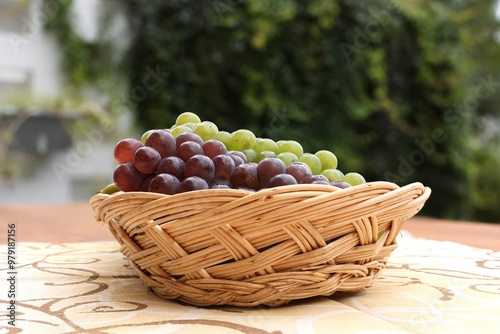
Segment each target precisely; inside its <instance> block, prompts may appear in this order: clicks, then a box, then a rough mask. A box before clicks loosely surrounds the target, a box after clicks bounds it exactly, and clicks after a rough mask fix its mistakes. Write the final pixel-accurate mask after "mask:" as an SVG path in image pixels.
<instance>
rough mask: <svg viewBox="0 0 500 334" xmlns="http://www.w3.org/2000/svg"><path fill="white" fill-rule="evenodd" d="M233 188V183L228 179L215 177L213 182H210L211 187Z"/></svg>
mask: <svg viewBox="0 0 500 334" xmlns="http://www.w3.org/2000/svg"><path fill="white" fill-rule="evenodd" d="M222 187H224V188H232V187H233V185H232V184H231V182H230V181H229V180H228V179H217V178H215V179H213V180H212V182H210V188H222Z"/></svg>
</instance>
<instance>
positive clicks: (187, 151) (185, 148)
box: [175, 141, 203, 161]
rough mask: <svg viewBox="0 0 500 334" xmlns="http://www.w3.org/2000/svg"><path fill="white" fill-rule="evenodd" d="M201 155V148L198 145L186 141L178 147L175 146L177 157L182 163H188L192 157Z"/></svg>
mask: <svg viewBox="0 0 500 334" xmlns="http://www.w3.org/2000/svg"><path fill="white" fill-rule="evenodd" d="M198 154H203V148H202V147H201V145H200V144H198V143H196V142H194V141H186V142H184V143H182V144H180V145H179V146H177V152H176V154H175V155H177V156H178V157H179V158H181V159H182V160H184V161H188V160H189V158H191V157H192V156H195V155H198Z"/></svg>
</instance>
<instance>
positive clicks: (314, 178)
mask: <svg viewBox="0 0 500 334" xmlns="http://www.w3.org/2000/svg"><path fill="white" fill-rule="evenodd" d="M316 181H324V182H327V183H328V184H330V180H328V178H327V177H326V176H324V175H321V174H316V175H311V176H310V177H308V178H307V179H306V180H305V181H304V182H303V183H313V182H316Z"/></svg>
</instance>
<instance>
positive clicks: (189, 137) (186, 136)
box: [175, 132, 203, 148]
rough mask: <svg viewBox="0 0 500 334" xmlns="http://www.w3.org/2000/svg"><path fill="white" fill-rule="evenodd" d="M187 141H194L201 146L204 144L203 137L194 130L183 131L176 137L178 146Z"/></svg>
mask: <svg viewBox="0 0 500 334" xmlns="http://www.w3.org/2000/svg"><path fill="white" fill-rule="evenodd" d="M187 141H194V142H195V143H197V144H199V145H200V146H202V145H203V139H201V137H200V136H198V135H197V134H196V133H194V132H183V133H181V134H180V135H178V136H177V137H176V138H175V143H176V145H177V148H179V146H181V144H182V143H185V142H187Z"/></svg>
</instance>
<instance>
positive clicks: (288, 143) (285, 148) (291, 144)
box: [279, 140, 304, 157]
mask: <svg viewBox="0 0 500 334" xmlns="http://www.w3.org/2000/svg"><path fill="white" fill-rule="evenodd" d="M279 150H280V152H291V153H293V154H295V155H296V156H297V157H301V156H302V154H304V149H303V148H302V145H300V144H299V142H296V141H295V140H285V141H284V142H283V143H282V144H281V145H279Z"/></svg>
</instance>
